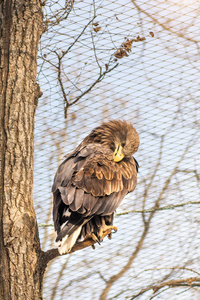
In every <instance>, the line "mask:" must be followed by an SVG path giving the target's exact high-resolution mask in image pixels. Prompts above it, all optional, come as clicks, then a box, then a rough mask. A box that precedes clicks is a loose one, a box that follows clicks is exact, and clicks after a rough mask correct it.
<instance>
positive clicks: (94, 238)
mask: <svg viewBox="0 0 200 300" xmlns="http://www.w3.org/2000/svg"><path fill="white" fill-rule="evenodd" d="M91 238H92V239H93V241H94V242H96V243H98V244H99V245H101V243H100V242H101V240H100V239H99V237H97V236H96V235H95V234H94V233H92V234H91Z"/></svg>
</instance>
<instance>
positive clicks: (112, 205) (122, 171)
mask: <svg viewBox="0 0 200 300" xmlns="http://www.w3.org/2000/svg"><path fill="white" fill-rule="evenodd" d="M137 167H138V166H137V162H136V160H135V159H134V158H133V157H130V158H124V159H123V160H122V161H120V162H118V163H116V162H114V160H113V152H112V150H110V149H108V148H106V147H103V146H102V145H99V144H89V145H87V146H85V147H80V148H79V150H78V151H77V150H75V151H74V152H72V153H71V154H69V155H68V156H67V158H66V159H65V161H64V162H63V163H62V164H61V165H60V167H59V168H58V171H57V173H56V176H55V179H54V184H53V187H52V192H53V196H54V207H53V219H54V226H55V230H56V231H57V234H58V236H57V239H56V240H57V241H59V240H62V238H63V237H64V236H65V235H66V234H67V235H70V234H72V233H73V232H74V231H75V230H76V229H77V228H78V227H79V226H83V225H84V224H86V223H87V222H89V221H90V220H91V219H92V218H93V217H95V216H112V214H113V212H114V211H115V210H116V208H117V207H118V206H119V204H120V202H121V201H122V199H123V198H124V196H125V195H126V194H127V193H129V192H131V191H133V190H134V189H135V186H136V182H137ZM111 218H112V217H111ZM91 221H92V220H91ZM96 222H97V223H98V218H96ZM63 224H65V226H63ZM87 231H88V232H89V229H88V228H87Z"/></svg>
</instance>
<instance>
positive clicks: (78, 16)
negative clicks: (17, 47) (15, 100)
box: [34, 0, 200, 300]
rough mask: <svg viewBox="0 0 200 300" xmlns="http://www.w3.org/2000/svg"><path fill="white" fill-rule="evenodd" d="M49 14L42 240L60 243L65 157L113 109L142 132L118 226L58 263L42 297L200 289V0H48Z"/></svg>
mask: <svg viewBox="0 0 200 300" xmlns="http://www.w3.org/2000/svg"><path fill="white" fill-rule="evenodd" d="M44 24H45V32H44V33H43V35H42V38H41V43H40V48H39V53H38V82H39V84H40V86H41V89H42V91H43V96H42V97H41V98H40V99H39V105H38V109H37V115H36V123H35V181H34V205H35V209H36V214H37V220H38V224H39V230H40V239H41V244H42V247H43V249H44V250H48V249H50V248H52V247H55V243H54V240H55V234H54V230H53V226H52V197H51V185H52V181H53V177H54V174H55V172H56V170H57V167H58V165H59V163H61V162H62V160H63V156H64V155H65V154H67V153H69V152H70V151H71V150H72V149H74V148H75V147H76V146H77V145H78V144H79V143H80V142H81V140H82V139H83V138H84V137H85V136H86V135H87V134H88V133H89V132H90V131H91V130H92V129H93V128H94V127H96V126H97V125H99V124H101V122H102V121H104V120H109V119H125V120H127V121H130V122H131V123H132V124H133V125H134V127H135V128H136V129H137V131H138V133H139V136H140V143H141V144H140V148H139V151H138V152H137V153H136V154H135V158H136V159H137V161H138V162H139V164H140V168H139V174H138V184H137V188H136V190H135V191H134V192H133V193H131V194H130V195H128V196H127V197H126V198H125V199H124V201H123V202H122V204H121V206H120V207H119V209H118V210H117V212H116V216H115V222H114V225H116V226H118V232H117V233H115V234H113V238H112V240H108V239H105V240H104V241H103V243H102V244H101V245H97V246H96V249H95V250H93V249H92V248H86V249H84V250H81V251H77V252H75V253H73V254H71V255H64V256H62V257H59V258H57V259H55V260H54V261H53V262H51V263H50V264H49V266H48V268H47V271H46V276H45V282H44V299H45V300H47V299H48V300H61V299H67V300H74V299H85V298H87V299H101V300H103V299H129V300H130V299H140V300H146V299H156V300H158V299H162V300H164V299H173V300H184V299H185V300H186V299H187V300H188V299H191V300H192V299H194V300H195V299H200V289H199V286H200V268H199V243H200V230H199V222H200V198H199V196H200V189H199V185H200V171H199V165H200V150H199V149H200V147H199V145H200V99H199V98H200V97H199V96H200V92H199V86H200V74H199V69H200V65H199V61H200V60H199V43H200V40H199V32H200V4H199V2H198V1H194V0H190V1H186V0H182V1H176V0H169V1H163V0H155V1H144V0H136V1H135V0H132V1H131V0H124V1H119V0H115V1H114V0H112V1H111V0H102V1H98V0H93V1H92V0H86V1H78V0H77V1H74V0H71V1H66V2H64V1H47V2H46V4H45V6H44Z"/></svg>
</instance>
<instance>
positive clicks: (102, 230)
mask: <svg viewBox="0 0 200 300" xmlns="http://www.w3.org/2000/svg"><path fill="white" fill-rule="evenodd" d="M117 229H118V228H117V227H116V226H112V225H106V223H105V220H104V218H102V226H101V228H100V230H99V232H98V237H99V240H100V241H101V242H102V240H103V238H104V236H105V233H106V235H108V237H109V238H111V231H112V230H114V232H116V231H117Z"/></svg>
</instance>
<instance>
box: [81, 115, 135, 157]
mask: <svg viewBox="0 0 200 300" xmlns="http://www.w3.org/2000/svg"><path fill="white" fill-rule="evenodd" d="M85 142H86V143H99V144H102V145H103V146H105V147H107V148H109V149H111V150H112V151H113V160H114V161H115V162H119V161H121V160H122V159H123V158H124V157H130V156H132V155H133V154H134V153H135V152H136V151H137V150H138V147H139V136H138V133H137V131H136V130H135V128H134V127H133V126H132V124H131V123H128V122H126V121H124V120H123V121H121V120H111V121H108V122H104V123H103V124H102V125H100V126H98V127H96V128H95V129H94V130H93V131H92V132H91V133H90V134H89V135H88V136H87V137H86V138H85Z"/></svg>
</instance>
